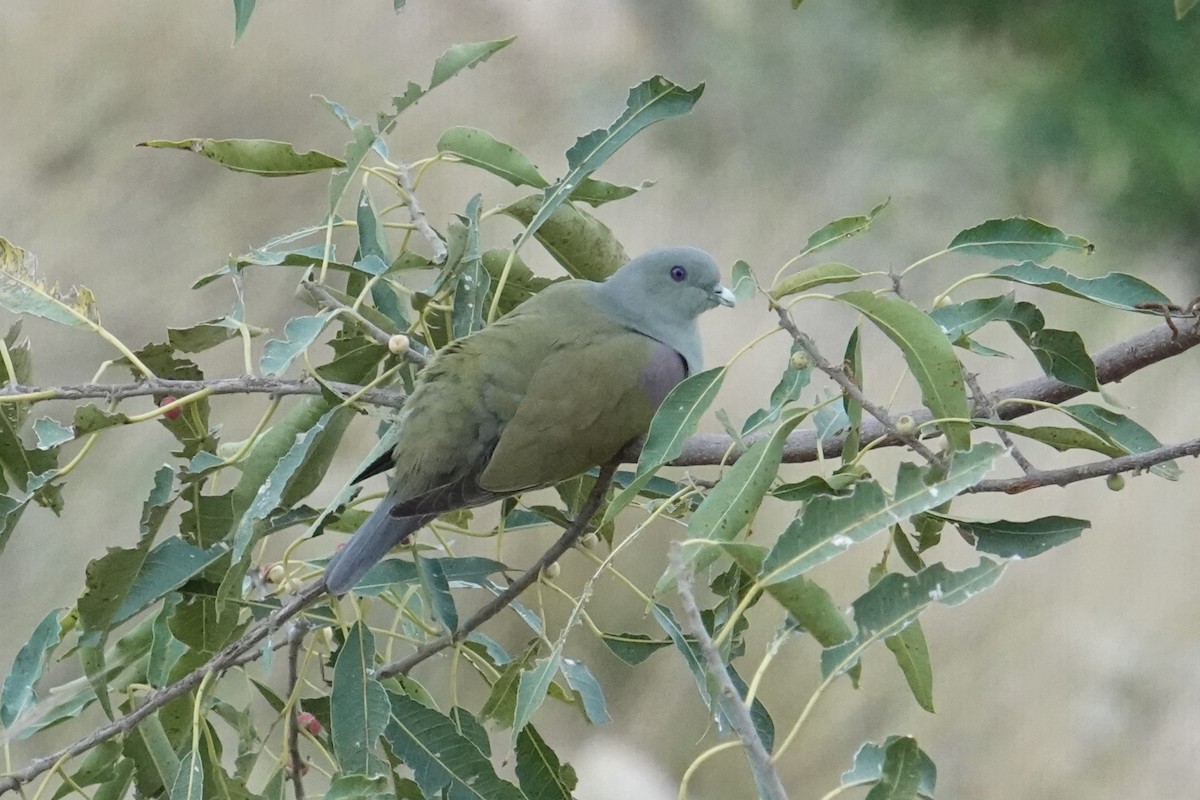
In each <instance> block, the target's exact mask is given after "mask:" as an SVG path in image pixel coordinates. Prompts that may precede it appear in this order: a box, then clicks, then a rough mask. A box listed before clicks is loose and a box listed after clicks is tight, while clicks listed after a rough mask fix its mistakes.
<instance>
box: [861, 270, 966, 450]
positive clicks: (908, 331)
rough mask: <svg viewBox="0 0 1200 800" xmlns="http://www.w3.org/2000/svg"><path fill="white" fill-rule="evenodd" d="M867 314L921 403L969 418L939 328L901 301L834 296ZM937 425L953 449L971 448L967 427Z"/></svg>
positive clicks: (957, 371) (939, 413)
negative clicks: (896, 351) (898, 355)
mask: <svg viewBox="0 0 1200 800" xmlns="http://www.w3.org/2000/svg"><path fill="white" fill-rule="evenodd" d="M837 297H838V299H839V300H841V301H842V302H844V303H847V304H849V305H851V306H853V307H855V308H857V309H858V310H859V311H861V312H862V313H863V314H865V315H866V316H867V318H868V319H870V320H871V321H872V322H874V323H875V325H876V326H878V327H879V329H880V330H881V331H883V332H884V334H886V335H887V337H888V338H889V339H891V340H892V341H893V342H894V343H895V344H896V346H897V347H899V348H900V351H901V352H902V353H903V354H904V360H905V361H906V362H907V363H908V368H909V370H910V371H911V372H912V374H913V377H914V378H915V379H916V381H917V385H918V386H920V387H921V401H922V402H923V403H924V404H925V406H926V407H927V408H928V409H929V410H930V411H932V412H933V415H934V417H936V418H939V419H946V418H951V419H953V418H957V419H963V418H965V417H968V416H970V407H969V406H968V404H967V389H966V384H965V383H964V381H963V376H962V365H960V364H959V363H958V357H957V356H955V355H954V348H953V346H952V345H951V344H950V341H949V340H948V339H947V338H946V336H945V334H943V333H942V329H941V328H940V327H938V324H937V323H936V322H934V321H933V320H932V319H930V318H929V317H928V316H927V315H926V314H925V313H924V312H922V311H921V310H920V309H919V308H917V307H916V306H914V305H912V304H911V303H909V302H908V301H906V300H903V299H901V298H899V297H876V296H875V295H874V294H872V293H871V292H865V291H863V292H845V293H843V294H840V295H838V296H837ZM939 427H940V428H941V429H942V432H943V433H944V434H946V439H947V441H949V442H950V445H951V447H953V448H954V449H955V450H966V449H967V448H968V447H970V446H971V426H970V424H969V423H966V422H942V423H940V425H939Z"/></svg>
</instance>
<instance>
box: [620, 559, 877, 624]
mask: <svg viewBox="0 0 1200 800" xmlns="http://www.w3.org/2000/svg"><path fill="white" fill-rule="evenodd" d="M726 550H727V551H728V553H729V554H730V555H731V556H733V560H734V561H736V562H737V564H738V566H739V567H741V569H742V571H744V572H745V573H746V574H747V575H749V576H751V577H754V576H756V575H758V574H759V573H761V572H762V563H763V559H764V558H765V557H766V554H767V551H766V548H763V547H759V546H758V545H752V544H737V545H732V546H729V547H726ZM765 588H766V590H767V594H769V595H771V597H773V598H775V601H776V602H778V603H779V605H781V606H783V608H784V610H785V611H787V612H788V613H789V614H791V615H792V617H793V618H794V619H795V620H796V622H797V623H799V625H800V627H801V628H803V629H804V630H805V631H807V632H808V633H809V634H810V635H811V636H812V637H813V638H814V639H816V640H817V641H818V642H819V643H820V644H822V645H823V646H825V647H832V646H833V645H835V644H840V643H841V642H844V641H846V640H847V639H849V638H850V637H851V636H853V635H854V633H853V631H851V630H850V626H849V625H848V624H847V623H846V617H845V615H844V614H843V613H842V609H841V607H840V606H839V605H838V604H837V603H835V602H834V601H833V598H832V597H830V595H829V592H827V591H825V589H824V588H823V587H822V586H820V585H819V584H817V583H815V582H813V581H811V580H809V579H808V578H806V577H804V576H803V575H796V576H795V577H792V578H788V579H787V580H785V581H779V582H778V583H772V584H770V585H768V586H767V587H765ZM606 644H607V642H606ZM609 646H610V647H611V645H609Z"/></svg>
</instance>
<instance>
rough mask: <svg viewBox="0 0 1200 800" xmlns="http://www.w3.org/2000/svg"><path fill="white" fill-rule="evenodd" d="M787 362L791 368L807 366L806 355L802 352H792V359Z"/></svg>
mask: <svg viewBox="0 0 1200 800" xmlns="http://www.w3.org/2000/svg"><path fill="white" fill-rule="evenodd" d="M789 363H790V364H791V367H792V369H804V368H805V367H807V366H808V356H807V355H805V354H804V353H792V359H791V361H790V362H789Z"/></svg>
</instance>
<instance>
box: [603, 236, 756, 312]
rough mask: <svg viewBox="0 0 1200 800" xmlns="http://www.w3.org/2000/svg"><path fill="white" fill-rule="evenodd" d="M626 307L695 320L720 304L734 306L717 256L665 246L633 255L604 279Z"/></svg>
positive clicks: (692, 248) (693, 248) (688, 248)
mask: <svg viewBox="0 0 1200 800" xmlns="http://www.w3.org/2000/svg"><path fill="white" fill-rule="evenodd" d="M605 288H606V290H607V291H609V292H612V293H613V294H614V295H615V296H616V297H617V298H618V299H619V302H620V303H621V305H622V306H624V307H625V308H626V309H631V310H632V309H637V310H639V311H641V312H642V314H646V315H649V316H654V317H659V318H665V319H674V320H678V321H681V322H683V321H690V320H694V319H695V318H696V317H698V316H700V314H702V313H704V312H705V311H708V310H709V309H710V308H715V307H717V306H719V305H720V306H732V305H733V304H734V298H733V292H731V291H729V289H727V288H726V287H725V286H723V285H722V284H721V269H720V267H719V266H718V265H717V261H716V259H714V258H713V257H712V256H711V255H709V254H708V253H706V252H705V251H703V250H701V249H699V248H696V247H662V248H659V249H657V250H651V251H650V252H648V253H644V254H642V255H640V256H638V257H637V258H635V259H633V260H632V261H630V262H629V263H627V264H625V266H623V267H621V268H620V269H619V270H617V271H616V272H615V273H614V274H613V275H612V277H610V278H609V279H608V280H607V281H606V282H605Z"/></svg>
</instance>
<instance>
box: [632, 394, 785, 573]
mask: <svg viewBox="0 0 1200 800" xmlns="http://www.w3.org/2000/svg"><path fill="white" fill-rule="evenodd" d="M807 415H808V409H795V410H793V411H791V412H789V413H788V414H786V415H784V418H783V421H782V422H780V423H779V425H778V427H776V429H775V430H774V431H773V432H772V433H771V435H770V436H768V437H767V438H765V439H762V440H760V441H758V442H755V443H754V444H753V445H752V446H751V447H750V449H749V450H747V451H746V452H745V454H743V455H742V457H741V458H739V459H738V460H737V461H736V462H735V463H734V465H733V466H732V467H730V469H729V471H728V472H726V473H725V476H724V477H723V478H722V479H721V481H720V482H719V483H718V484H717V485H716V486H715V487H714V488H713V489H712V490H711V491H710V492H709V493H708V495H707V496H706V497H705V498H704V501H703V502H702V503H700V507H699V508H697V509H696V511H695V513H694V514H692V517H691V519H690V520H688V538H687V541H685V542H684V544H683V548H682V556H683V558H682V562H683V563H684V564H685V565H686V564H694V568H695V569H697V570H700V569H704V568H705V567H707V566H708V565H709V564H711V563H712V562H713V561H715V560H716V559H717V557H718V556H720V554H721V550H720V549H719V548H716V547H711V546H707V545H706V544H704V543H720V542H729V541H732V540H733V538H734V537H735V536H737V535H738V534H739V533H741V532H742V530H743V529H744V528H745V527H746V526H747V525H749V524H750V520H752V519H754V515H755V514H756V513H757V512H758V507H759V505H760V504H761V503H762V499H763V497H764V496H765V495H766V493H767V489H769V488H770V487H771V483H772V482H773V481H774V480H775V477H776V473H777V472H779V464H780V462H781V461H782V459H783V444H784V441H785V440H786V439H787V435H788V434H789V433H791V432H792V430H793V429H794V428H795V427H796V426H797V425H798V424H800V422H801V421H802V420H803V419H804V418H805V417H806V416H807ZM697 543H700V544H697ZM677 574H678V573H677V571H676V569H675V568H674V567H671V568H668V570H667V571H666V573H665V574H664V575H663V577H662V578H660V579H659V581H658V584H657V585H655V587H654V593H655V594H661V593H662V592H663V591H665V590H666V589H667V588H668V587H669V586H671V585H672V584H673V583H674V581H675V578H676V577H677Z"/></svg>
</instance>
